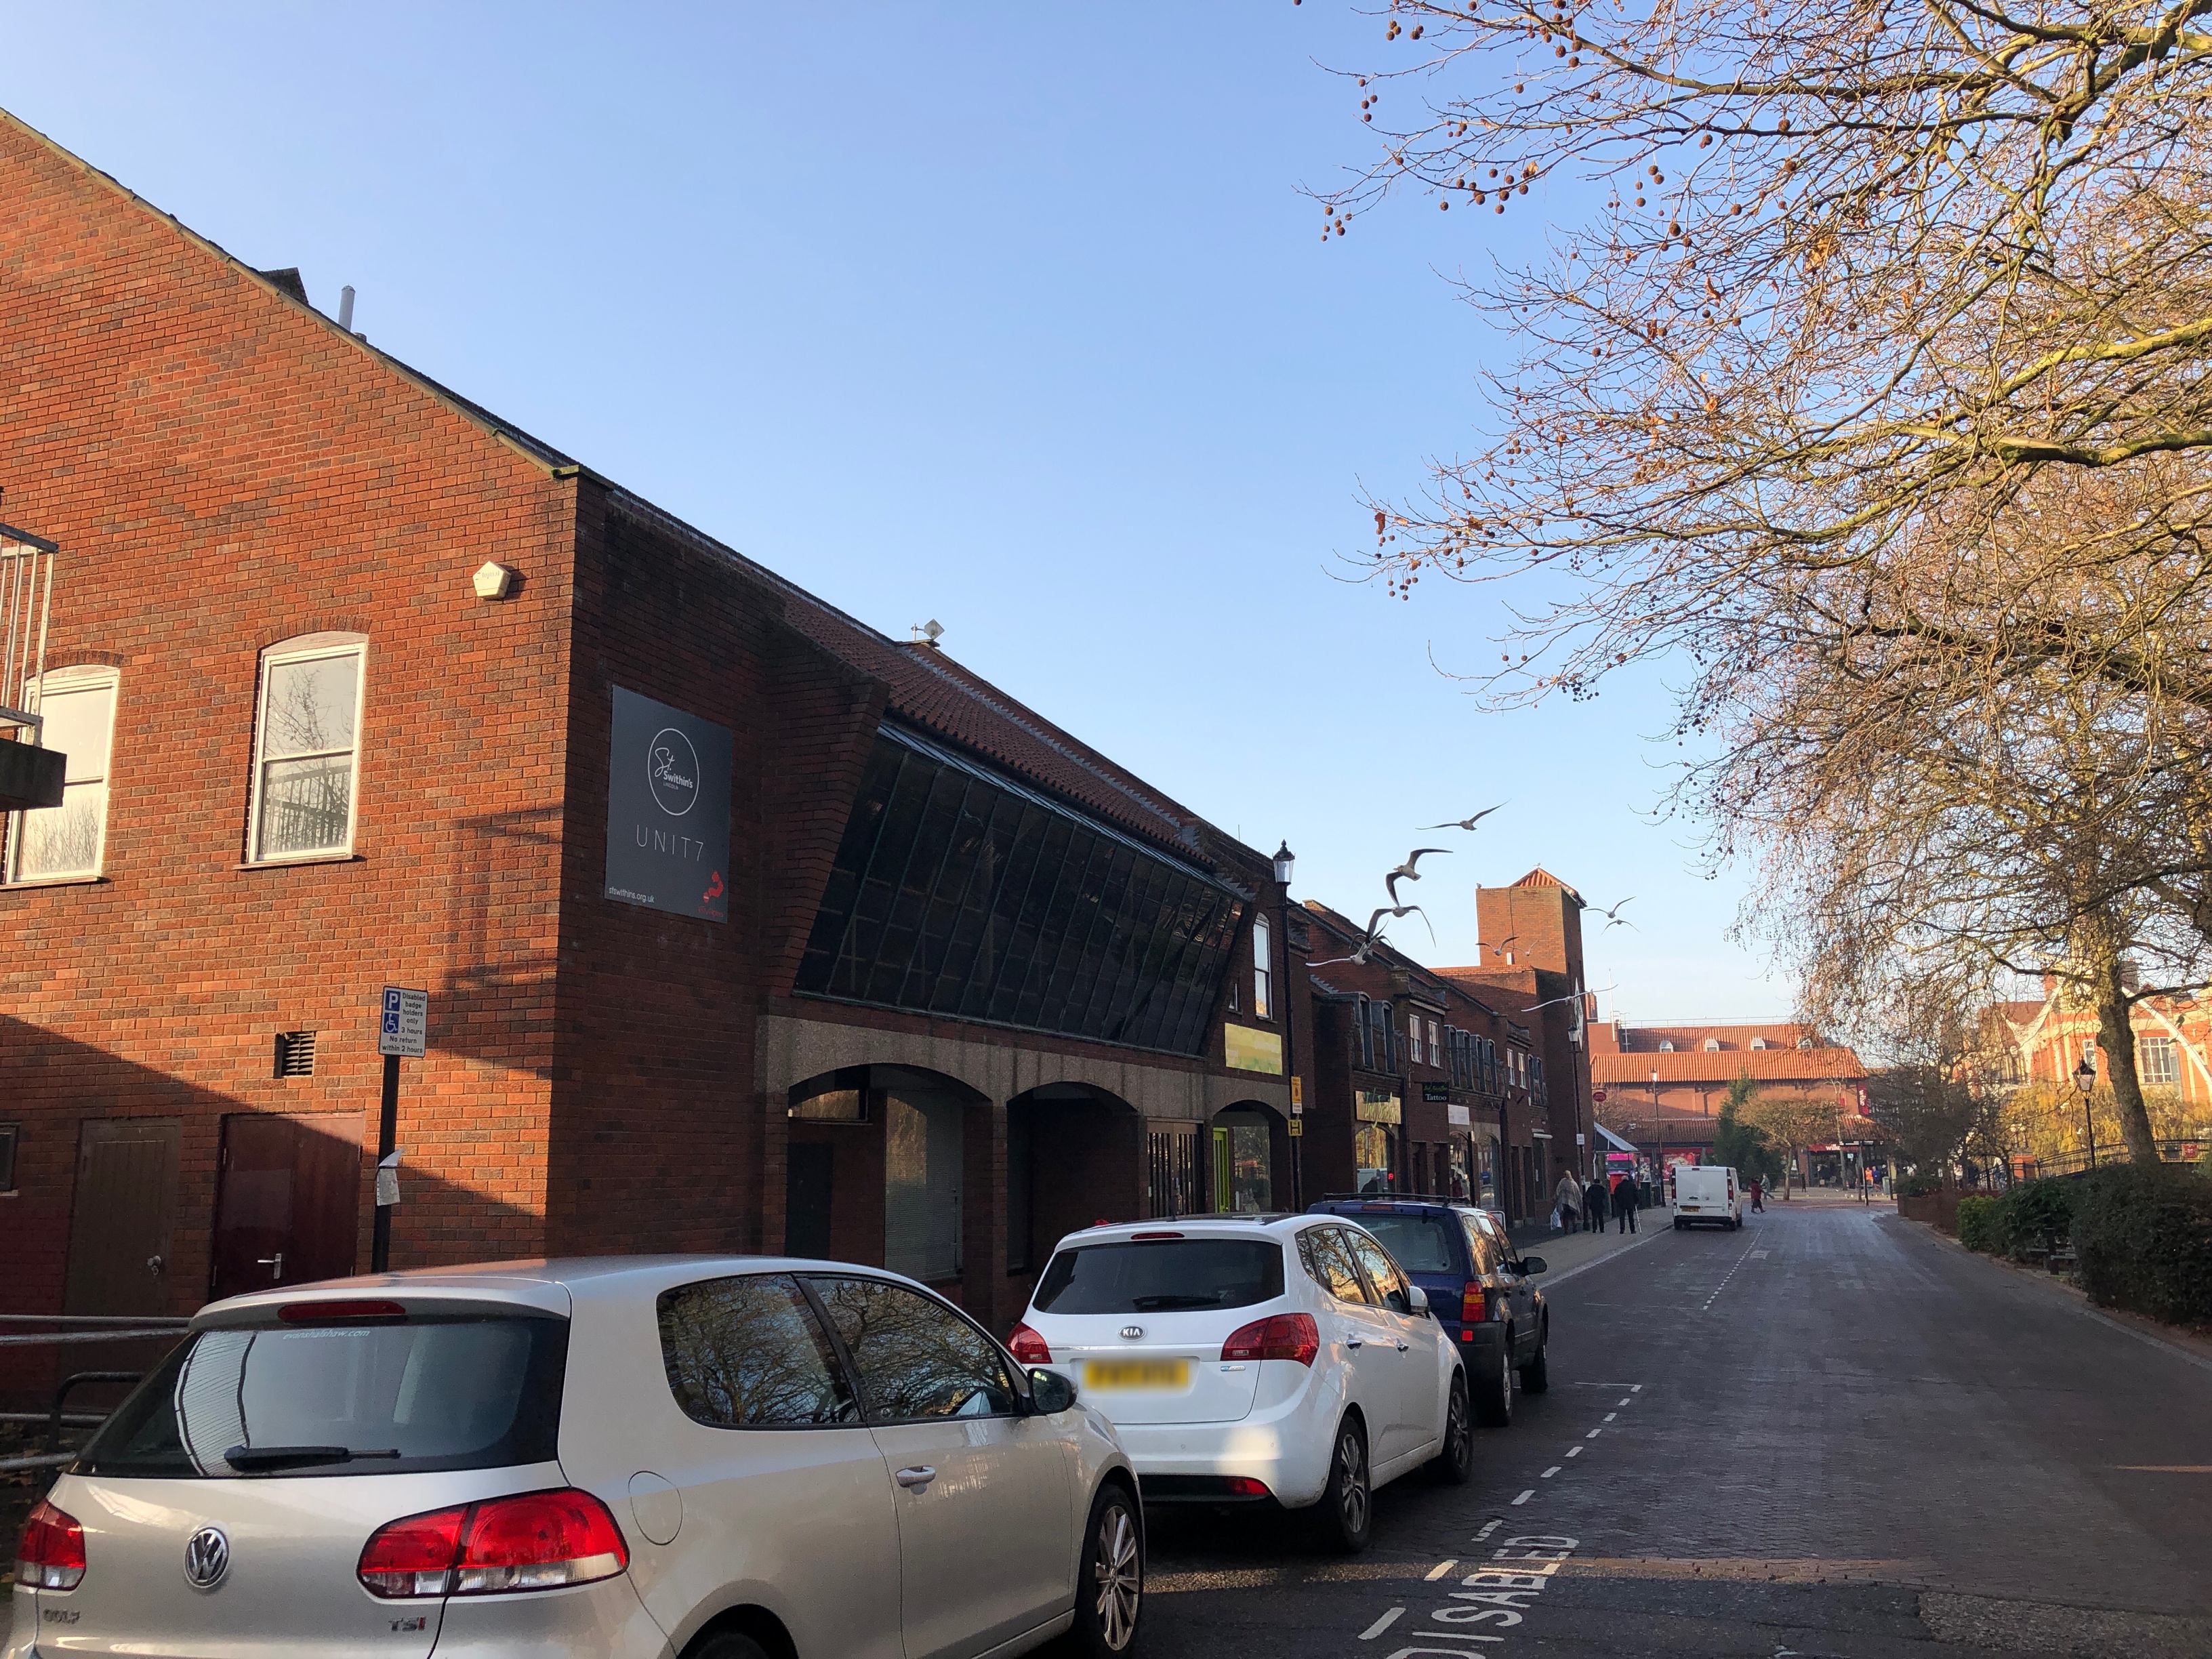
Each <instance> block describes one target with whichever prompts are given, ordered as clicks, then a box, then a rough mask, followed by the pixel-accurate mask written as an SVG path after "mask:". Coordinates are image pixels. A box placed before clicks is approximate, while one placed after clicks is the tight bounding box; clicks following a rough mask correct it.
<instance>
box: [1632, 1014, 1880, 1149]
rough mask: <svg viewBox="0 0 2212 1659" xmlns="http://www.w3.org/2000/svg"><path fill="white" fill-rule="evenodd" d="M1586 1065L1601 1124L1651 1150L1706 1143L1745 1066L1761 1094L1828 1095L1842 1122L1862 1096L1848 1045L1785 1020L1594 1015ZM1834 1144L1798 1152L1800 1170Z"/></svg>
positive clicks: (1862, 1079) (1862, 1074)
mask: <svg viewBox="0 0 2212 1659" xmlns="http://www.w3.org/2000/svg"><path fill="white" fill-rule="evenodd" d="M1590 1069H1591V1072H1592V1073H1593V1075H1594V1076H1595V1079H1596V1084H1597V1086H1598V1087H1599V1088H1601V1089H1603V1090H1604V1091H1606V1101H1605V1104H1604V1105H1603V1106H1602V1107H1601V1108H1600V1109H1599V1115H1600V1116H1601V1117H1602V1118H1603V1119H1604V1120H1605V1123H1606V1127H1608V1128H1609V1129H1611V1130H1613V1132H1614V1133H1617V1134H1619V1135H1620V1136H1622V1137H1623V1138H1624V1139H1628V1140H1632V1141H1633V1142H1634V1143H1635V1144H1636V1145H1637V1146H1639V1147H1642V1148H1644V1149H1645V1150H1647V1151H1649V1152H1651V1153H1652V1154H1653V1155H1654V1156H1655V1157H1661V1158H1666V1157H1673V1156H1676V1155H1680V1154H1685V1153H1695V1154H1698V1155H1699V1156H1703V1155H1705V1153H1706V1152H1709V1151H1710V1149H1711V1146H1712V1144H1713V1127H1714V1121H1715V1120H1716V1119H1717V1116H1718V1115H1719V1113H1720V1109H1721V1103H1722V1102H1723V1101H1724V1100H1725V1099H1726V1098H1727V1097H1728V1091H1729V1085H1731V1084H1732V1083H1734V1082H1735V1080H1736V1079H1738V1078H1739V1077H1744V1076H1748V1077H1749V1078H1750V1079H1752V1081H1753V1083H1755V1084H1756V1085H1758V1087H1759V1094H1760V1095H1762V1096H1765V1097H1775V1096H1783V1097H1795V1098H1799V1099H1806V1100H1815V1101H1820V1102H1824V1103H1831V1104H1832V1105H1833V1106H1834V1107H1835V1108H1836V1110H1837V1113H1838V1121H1839V1122H1840V1123H1842V1124H1844V1125H1845V1126H1846V1127H1849V1126H1851V1125H1856V1124H1857V1123H1858V1121H1859V1120H1860V1117H1861V1115H1862V1112H1863V1109H1864V1106H1865V1103H1866V1067H1865V1066H1863V1065H1862V1064H1861V1063H1860V1061H1859V1057H1858V1055H1857V1054H1856V1053H1854V1052H1853V1051H1852V1050H1851V1049H1850V1048H1844V1047H1841V1046H1838V1045H1836V1044H1832V1043H1828V1042H1823V1041H1821V1039H1820V1035H1819V1034H1818V1033H1817V1032H1815V1031H1814V1030H1813V1029H1812V1027H1810V1026H1808V1025H1801V1024H1793V1023H1791V1022H1789V1021H1783V1022H1779V1023H1762V1022H1758V1021H1723V1022H1718V1023H1714V1024H1703V1025H1629V1024H1625V1023H1624V1022H1622V1021H1620V1020H1605V1021H1599V1022H1596V1023H1595V1024H1592V1025H1591V1027H1590ZM1869 1133H1871V1132H1870V1131H1869ZM1835 1154H1836V1146H1835V1144H1834V1143H1832V1142H1831V1143H1829V1144H1828V1145H1826V1146H1819V1147H1816V1148H1814V1149H1813V1150H1812V1151H1810V1152H1808V1154H1807V1157H1808V1159H1811V1160H1813V1163H1814V1167H1813V1168H1811V1169H1809V1170H1808V1168H1806V1167H1804V1166H1801V1167H1800V1169H1799V1171H1798V1173H1799V1175H1800V1176H1801V1177H1803V1178H1810V1177H1813V1176H1819V1175H1820V1173H1821V1170H1820V1166H1819V1162H1818V1161H1819V1159H1820V1158H1822V1157H1823V1156H1825V1157H1826V1158H1827V1159H1828V1161H1829V1164H1830V1165H1831V1166H1832V1164H1833V1162H1834V1158H1835ZM1828 1172H1829V1173H1831V1174H1832V1173H1833V1170H1832V1168H1831V1169H1830V1170H1829V1171H1828Z"/></svg>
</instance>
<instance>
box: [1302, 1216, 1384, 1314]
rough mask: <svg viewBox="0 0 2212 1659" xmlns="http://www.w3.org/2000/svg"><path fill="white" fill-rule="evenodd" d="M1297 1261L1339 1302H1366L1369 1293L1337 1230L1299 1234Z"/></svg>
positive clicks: (1314, 1228) (1331, 1228)
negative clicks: (1302, 1263) (1361, 1281)
mask: <svg viewBox="0 0 2212 1659" xmlns="http://www.w3.org/2000/svg"><path fill="white" fill-rule="evenodd" d="M1298 1260H1299V1261H1303V1262H1304V1264H1305V1269H1306V1273H1307V1276H1308V1277H1310V1279H1312V1280H1313V1281H1314V1283H1315V1284H1316V1285H1320V1286H1321V1287H1322V1289H1323V1290H1325V1291H1328V1293H1329V1294H1330V1295H1331V1296H1333V1297H1335V1298H1336V1299H1337V1300H1338V1301H1339V1302H1358V1303H1364V1302H1365V1301H1366V1300H1367V1291H1366V1290H1365V1289H1364V1287H1363V1286H1362V1285H1360V1283H1359V1273H1358V1270H1357V1269H1356V1268H1354V1267H1352V1257H1351V1255H1350V1254H1349V1253H1348V1252H1347V1251H1346V1249H1345V1248H1344V1235H1343V1234H1341V1233H1340V1232H1339V1231H1337V1230H1336V1229H1335V1228H1334V1227H1310V1228H1308V1229H1307V1230H1306V1231H1304V1232H1302V1233H1300V1234H1299V1235H1298Z"/></svg>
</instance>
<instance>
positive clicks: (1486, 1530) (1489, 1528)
mask: <svg viewBox="0 0 2212 1659" xmlns="http://www.w3.org/2000/svg"><path fill="white" fill-rule="evenodd" d="M1504 1524H1505V1523H1504V1522H1503V1521H1486V1522H1483V1523H1482V1530H1481V1531H1480V1532H1479V1533H1477V1534H1475V1535H1474V1541H1475V1542H1476V1543H1478V1544H1480V1542H1481V1541H1483V1540H1484V1539H1486V1538H1487V1537H1489V1536H1490V1534H1492V1533H1493V1532H1496V1531H1497V1530H1498V1528H1500V1527H1502V1526H1504Z"/></svg>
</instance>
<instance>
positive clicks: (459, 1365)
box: [5, 1256, 1144, 1659]
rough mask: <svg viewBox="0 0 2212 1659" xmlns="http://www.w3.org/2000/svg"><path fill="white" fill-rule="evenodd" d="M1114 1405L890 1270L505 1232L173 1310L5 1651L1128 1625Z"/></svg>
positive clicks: (74, 1490)
mask: <svg viewBox="0 0 2212 1659" xmlns="http://www.w3.org/2000/svg"><path fill="white" fill-rule="evenodd" d="M1136 1490H1137V1489H1136V1482H1135V1480H1134V1478H1133V1473H1132V1471H1131V1468H1130V1465H1129V1461H1128V1459H1127V1457H1126V1456H1124V1455H1123V1454H1122V1452H1121V1447H1120V1446H1119V1444H1118V1443H1116V1441H1115V1435H1114V1431H1113V1428H1112V1426H1111V1425H1109V1423H1108V1422H1107V1420H1106V1419H1104V1418H1103V1416H1101V1415H1100V1414H1099V1413H1097V1412H1095V1411H1093V1410H1092V1409H1091V1407H1090V1406H1089V1405H1088V1404H1087V1403H1080V1404H1079V1403H1078V1402H1077V1401H1076V1399H1075V1394H1074V1390H1073V1388H1072V1387H1071V1386H1070V1384H1069V1383H1068V1382H1067V1380H1066V1378H1065V1377H1063V1376H1057V1375H1055V1374H1054V1373H1052V1372H1048V1371H1039V1372H1036V1373H1030V1372H1029V1371H1025V1370H1023V1369H1022V1367H1020V1366H1019V1365H1018V1364H1015V1363H1013V1361H1012V1359H1011V1358H1009V1357H1008V1355H1007V1354H1006V1351H1005V1350H1004V1349H1003V1348H1001V1347H1000V1346H999V1344H998V1343H997V1342H995V1341H994V1340H992V1339H991V1338H990V1337H989V1336H988V1335H987V1334H985V1333H984V1331H983V1330H982V1329H981V1328H980V1327H979V1326H977V1325H976V1324H975V1322H973V1321H971V1320H969V1318H968V1317H967V1316H965V1315H964V1314H963V1313H961V1312H960V1311H959V1310H957V1309H955V1308H954V1307H952V1306H951V1304H948V1303H946V1302H945V1301H943V1300H942V1299H941V1298H939V1297H937V1296H935V1295H933V1294H932V1293H931V1292H930V1291H927V1290H925V1289H924V1288H923V1287H921V1285H916V1284H914V1283H912V1282H910V1281H909V1280H907V1279H900V1278H898V1277H896V1275H894V1274H890V1273H882V1272H878V1271H875V1270H872V1269H869V1268H865V1267H845V1266H841V1265H837V1264H834V1263H827V1262H818V1261H776V1260H769V1259H763V1258H761V1257H739V1258H735V1259H728V1258H706V1257H697V1256H690V1257H658V1258H632V1259H628V1260H624V1259H618V1258H615V1259H607V1260H599V1261H550V1262H514V1263H506V1264H492V1265H489V1266H485V1267H472V1268H458V1269H453V1270H447V1271H432V1272H422V1273H394V1274H387V1275H380V1276H377V1277H373V1278H365V1279H343V1280H337V1281H334V1282H332V1283H330V1284H325V1285H311V1286H307V1287H302V1288H291V1289H286V1290H281V1291H268V1292H264V1293H262V1294H258V1295H253V1296H244V1297H234V1298H232V1299H231V1300H229V1301H225V1302H217V1303H215V1304H211V1305H210V1306H209V1307H207V1308H205V1309H203V1310H201V1311H200V1312H199V1313H198V1314H197V1316H195V1317H194V1318H193V1320H192V1322H191V1334H190V1336H189V1338H188V1340H185V1342H183V1343H182V1344H180V1345H179V1346H178V1347H177V1349H176V1350H175V1351H174V1352H172V1353H171V1354H170V1355H169V1357H168V1358H167V1359H166V1360H164V1361H163V1362H162V1364H161V1365H160V1367H159V1368H158V1369H156V1370H155V1371H154V1372H153V1373H152V1374H151V1375H149V1376H148V1377H147V1378H146V1379H145V1381H144V1382H143V1383H141V1384H140V1385H139V1387H138V1388H137V1390H135V1391H134V1392H133V1393H132V1395H131V1397H130V1399H129V1400H128V1401H125V1404H124V1405H123V1407H121V1408H120V1409H119V1410H118V1412H117V1413H116V1414H115V1415H114V1416H113V1417H112V1418H111V1419H109V1420H108V1422H107V1423H106V1425H104V1426H103V1427H102V1428H101V1429H100V1431H99V1432H98V1433H97V1434H96V1435H95V1436H94V1438H93V1440H92V1441H91V1442H90V1443H88V1445H87V1447H86V1449H85V1450H84V1452H83V1454H82V1456H80V1457H79V1458H78V1460H77V1462H76V1464H75V1465H73V1466H72V1467H71V1468H70V1469H69V1470H68V1471H67V1472H66V1473H65V1474H64V1475H63V1476H62V1478H61V1479H60V1480H59V1481H58V1483H57V1484H56V1485H55V1486H54V1489H53V1491H52V1492H51V1493H49V1494H48V1496H47V1498H46V1501H45V1502H44V1503H42V1504H40V1505H39V1507H38V1508H37V1509H36V1510H34V1511H33V1513H32V1516H31V1520H30V1524H29V1526H28V1527H27V1528H26V1530H25V1533H24V1536H23V1541H22V1543H21V1546H20V1547H19V1548H18V1550H17V1559H16V1562H15V1628H14V1634H13V1636H12V1638H10V1639H9V1642H8V1644H7V1647H6V1649H5V1659H31V1656H33V1655H34V1654H64V1653H68V1654H87V1653H132V1654H161V1655H168V1656H179V1659H181V1656H217V1655H220V1656H225V1659H241V1656H243V1659H256V1656H271V1659H273V1656H276V1655H279V1654H284V1655H299V1654H331V1655H337V1654H361V1653H375V1654H379V1655H392V1656H404V1655H414V1656H417V1659H420V1656H426V1655H428V1654H429V1653H430V1652H431V1651H432V1650H434V1649H435V1651H436V1652H437V1654H438V1655H439V1656H440V1659H447V1656H468V1655H483V1656H491V1655H495V1654H496V1655H501V1656H514V1655H543V1656H547V1659H550V1656H554V1655H569V1654H582V1653H590V1654H597V1655H615V1656H653V1659H673V1656H679V1655H680V1656H683V1659H766V1656H770V1655H774V1656H778V1659H787V1656H793V1655H796V1656H799V1659H922V1656H927V1655H945V1656H968V1655H977V1654H984V1653H989V1654H992V1655H999V1654H1015V1653H1019V1652H1022V1651H1024V1650H1027V1649H1029V1648H1030V1647H1034V1646H1036V1645H1037V1644H1041V1643H1042V1642H1044V1641H1045V1640H1047V1639H1048V1638H1051V1637H1053V1636H1055V1635H1057V1634H1059V1633H1060V1632H1064V1631H1066V1630H1068V1629H1069V1627H1070V1626H1073V1627H1074V1630H1075V1632H1076V1635H1077V1638H1078V1640H1079V1644H1081V1645H1082V1646H1083V1647H1084V1648H1085V1650H1087V1651H1089V1652H1091V1653H1093V1654H1110V1653H1117V1652H1120V1651H1122V1650H1126V1649H1127V1647H1128V1646H1129V1644H1130V1643H1131V1642H1132V1641H1133V1639H1134V1638H1135V1635H1136V1629H1137V1618H1138V1613H1139V1605H1140V1598H1141V1596H1142V1594H1143V1589H1144V1553H1143V1551H1144V1540H1143V1531H1142V1524H1143V1523H1142V1515H1141V1511H1140V1510H1139V1504H1138V1502H1137V1496H1136Z"/></svg>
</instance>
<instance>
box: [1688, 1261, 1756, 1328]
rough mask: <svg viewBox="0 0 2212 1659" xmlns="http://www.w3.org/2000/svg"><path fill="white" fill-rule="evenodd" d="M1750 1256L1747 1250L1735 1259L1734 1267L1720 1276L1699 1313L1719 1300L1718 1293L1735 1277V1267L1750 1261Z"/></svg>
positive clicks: (1726, 1287)
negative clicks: (1719, 1280) (1718, 1281)
mask: <svg viewBox="0 0 2212 1659" xmlns="http://www.w3.org/2000/svg"><path fill="white" fill-rule="evenodd" d="M1751 1254H1752V1253H1751V1252H1750V1251H1749V1250H1748V1249H1747V1250H1745V1251H1744V1253H1743V1254H1742V1255H1740V1256H1738V1257H1736V1259H1735V1267H1730V1268H1729V1270H1728V1271H1727V1272H1726V1273H1723V1274H1722V1275H1721V1282H1720V1283H1719V1284H1717V1285H1714V1286H1713V1293H1712V1295H1711V1296H1709V1297H1706V1298H1705V1307H1704V1308H1700V1309H1699V1310H1698V1311H1699V1313H1703V1312H1705V1309H1706V1308H1711V1306H1712V1305H1713V1304H1714V1303H1715V1302H1716V1301H1717V1300H1719V1298H1720V1293H1721V1292H1722V1291H1724V1290H1726V1289H1728V1282H1729V1280H1730V1279H1734V1278H1735V1273H1736V1267H1742V1266H1743V1264H1744V1263H1745V1262H1747V1261H1750V1260H1751Z"/></svg>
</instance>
